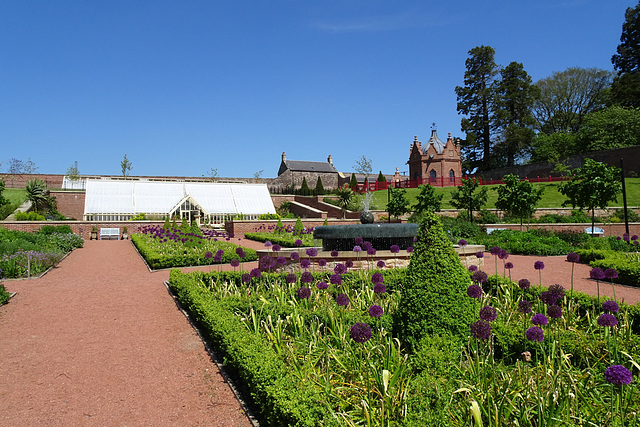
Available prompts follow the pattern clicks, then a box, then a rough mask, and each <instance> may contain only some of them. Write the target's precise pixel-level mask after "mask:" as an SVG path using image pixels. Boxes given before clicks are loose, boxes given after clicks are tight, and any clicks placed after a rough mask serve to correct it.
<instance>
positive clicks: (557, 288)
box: [549, 283, 564, 299]
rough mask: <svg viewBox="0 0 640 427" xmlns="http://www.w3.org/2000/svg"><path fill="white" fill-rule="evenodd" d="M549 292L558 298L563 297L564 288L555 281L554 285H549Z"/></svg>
mask: <svg viewBox="0 0 640 427" xmlns="http://www.w3.org/2000/svg"><path fill="white" fill-rule="evenodd" d="M549 292H551V293H552V294H553V295H555V296H557V297H558V299H561V298H564V288H563V287H562V285H559V284H557V283H556V284H555V285H551V286H549Z"/></svg>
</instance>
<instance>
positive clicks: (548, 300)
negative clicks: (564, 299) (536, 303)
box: [540, 291, 558, 305]
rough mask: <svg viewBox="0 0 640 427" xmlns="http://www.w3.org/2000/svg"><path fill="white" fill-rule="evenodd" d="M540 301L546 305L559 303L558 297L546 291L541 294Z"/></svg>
mask: <svg viewBox="0 0 640 427" xmlns="http://www.w3.org/2000/svg"><path fill="white" fill-rule="evenodd" d="M540 301H542V302H543V303H545V304H546V305H552V304H555V303H556V302H557V301H558V296H557V295H556V294H554V293H553V292H549V291H544V292H542V293H540Z"/></svg>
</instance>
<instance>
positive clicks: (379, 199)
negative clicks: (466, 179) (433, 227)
mask: <svg viewBox="0 0 640 427" xmlns="http://www.w3.org/2000/svg"><path fill="white" fill-rule="evenodd" d="M625 184H626V188H627V206H630V207H638V206H640V178H627V179H626V180H625ZM533 185H534V186H537V187H543V188H544V193H543V194H542V200H540V203H538V205H537V207H538V208H560V207H562V202H564V201H565V200H566V197H565V196H563V195H562V194H560V193H559V192H558V186H559V185H560V183H559V182H537V183H534V184H533ZM482 187H483V188H487V189H488V192H487V194H488V196H489V197H488V199H487V204H486V206H485V208H486V209H494V208H495V204H496V200H498V191H497V189H498V187H499V185H484V186H482ZM435 190H436V193H437V194H444V197H443V198H442V209H453V206H451V192H452V191H455V188H453V187H435ZM419 193H420V190H419V189H417V188H409V189H407V198H408V199H409V202H410V203H411V204H412V205H413V204H415V203H416V196H417V195H418V194H419ZM373 204H374V205H375V206H376V207H377V208H378V209H382V210H385V209H386V208H387V190H380V191H376V192H375V193H374V195H373ZM609 206H622V194H619V195H618V201H617V202H614V203H610V205H609Z"/></svg>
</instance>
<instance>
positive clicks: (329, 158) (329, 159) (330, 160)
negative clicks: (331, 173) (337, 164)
mask: <svg viewBox="0 0 640 427" xmlns="http://www.w3.org/2000/svg"><path fill="white" fill-rule="evenodd" d="M327 162H329V164H330V165H331V166H333V159H332V158H331V154H329V157H327Z"/></svg>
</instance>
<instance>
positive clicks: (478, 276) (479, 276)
mask: <svg viewBox="0 0 640 427" xmlns="http://www.w3.org/2000/svg"><path fill="white" fill-rule="evenodd" d="M471 280H473V281H474V282H476V283H484V282H486V281H487V273H485V272H484V271H481V270H478V271H476V272H475V273H473V274H472V275H471Z"/></svg>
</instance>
